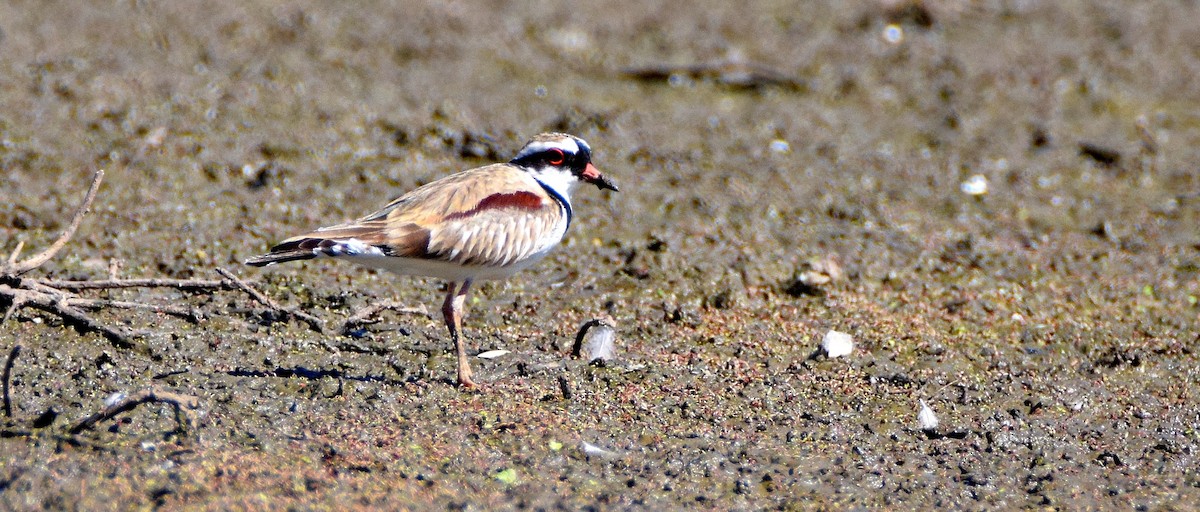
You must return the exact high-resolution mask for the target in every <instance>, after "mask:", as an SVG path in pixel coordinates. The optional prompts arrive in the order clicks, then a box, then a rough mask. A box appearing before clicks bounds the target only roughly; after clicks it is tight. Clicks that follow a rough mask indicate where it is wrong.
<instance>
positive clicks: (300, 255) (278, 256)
mask: <svg viewBox="0 0 1200 512" xmlns="http://www.w3.org/2000/svg"><path fill="white" fill-rule="evenodd" d="M319 242H320V240H314V239H312V238H305V239H300V240H288V241H285V242H283V243H281V244H279V245H276V246H275V247H272V248H271V252H269V253H267V254H262V255H259V256H255V257H253V258H250V259H248V260H246V264H247V265H251V266H254V267H265V266H267V265H274V264H276V263H283V262H286V261H296V260H311V259H313V258H316V257H317V254H318V252H317V251H313V249H314V248H317V247H318V246H319V245H320V243H319Z"/></svg>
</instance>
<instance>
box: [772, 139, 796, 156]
mask: <svg viewBox="0 0 1200 512" xmlns="http://www.w3.org/2000/svg"><path fill="white" fill-rule="evenodd" d="M769 147H770V148H771V152H772V153H787V152H789V151H791V150H792V145H791V144H788V141H786V140H783V139H775V140H773V141H771V144H770V146H769Z"/></svg>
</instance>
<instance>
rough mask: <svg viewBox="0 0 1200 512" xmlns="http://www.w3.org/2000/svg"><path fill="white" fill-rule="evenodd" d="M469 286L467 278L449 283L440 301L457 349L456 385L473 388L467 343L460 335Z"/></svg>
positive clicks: (469, 282)
mask: <svg viewBox="0 0 1200 512" xmlns="http://www.w3.org/2000/svg"><path fill="white" fill-rule="evenodd" d="M470 288H471V281H470V280H469V279H468V280H466V281H463V282H462V285H461V286H460V285H459V283H454V282H452V283H450V289H449V291H447V292H446V302H444V303H442V317H443V318H444V319H445V320H446V329H448V330H449V331H450V338H451V339H453V340H454V348H455V350H457V351H458V385H459V386H462V387H464V388H468V389H470V388H474V387H475V382H474V381H472V380H471V363H470V362H468V361H467V345H466V342H465V341H464V340H463V337H462V315H463V302H464V301H465V300H466V298H467V290H469V289H470Z"/></svg>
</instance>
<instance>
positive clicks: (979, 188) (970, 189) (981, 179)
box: [958, 174, 988, 196]
mask: <svg viewBox="0 0 1200 512" xmlns="http://www.w3.org/2000/svg"><path fill="white" fill-rule="evenodd" d="M958 188H959V189H960V190H962V192H963V193H964V194H967V195H969V196H981V195H984V194H986V193H987V192H988V182H987V177H985V176H984V175H982V174H976V175H974V176H971V177H970V178H967V181H964V182H962V184H961V185H959V186H958Z"/></svg>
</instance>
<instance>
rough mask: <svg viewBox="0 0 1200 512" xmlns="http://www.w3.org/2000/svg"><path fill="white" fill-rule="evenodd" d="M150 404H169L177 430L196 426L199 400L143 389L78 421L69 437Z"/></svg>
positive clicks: (70, 431)
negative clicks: (173, 409) (173, 413)
mask: <svg viewBox="0 0 1200 512" xmlns="http://www.w3.org/2000/svg"><path fill="white" fill-rule="evenodd" d="M151 402H157V403H166V404H171V406H173V407H174V408H175V422H176V423H178V424H179V430H181V431H186V430H187V429H191V428H194V427H195V426H196V416H195V414H196V411H197V410H199V409H200V399H199V398H196V397H194V396H191V395H183V394H179V393H173V392H170V391H162V390H156V389H144V390H142V391H139V392H137V393H134V394H132V395H130V396H127V397H125V398H123V399H121V400H118V401H117V402H116V403H113V404H111V405H109V406H107V407H105V408H104V409H103V410H101V411H100V412H97V413H95V414H92V415H91V416H88V417H86V418H84V419H82V420H80V421H79V423H76V424H75V426H73V427H71V429H70V430H69V431H68V433H70V434H71V435H76V434H79V433H80V432H83V431H84V430H87V429H89V428H92V427H93V426H95V425H96V423H99V422H101V421H104V420H107V419H111V418H113V417H115V416H116V415H118V414H121V413H123V412H126V411H130V410H133V408H135V407H137V406H139V405H142V404H144V403H151Z"/></svg>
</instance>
